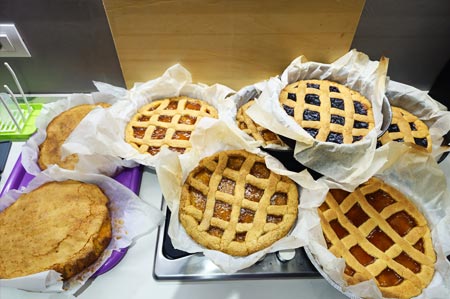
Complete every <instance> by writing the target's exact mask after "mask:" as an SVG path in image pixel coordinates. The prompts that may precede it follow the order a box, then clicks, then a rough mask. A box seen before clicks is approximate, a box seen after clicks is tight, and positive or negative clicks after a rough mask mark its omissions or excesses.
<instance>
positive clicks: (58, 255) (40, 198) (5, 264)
mask: <svg viewBox="0 0 450 299" xmlns="http://www.w3.org/2000/svg"><path fill="white" fill-rule="evenodd" d="M107 204H108V198H107V197H106V196H105V194H104V193H103V192H102V190H101V189H100V188H99V187H98V186H96V185H93V184H88V183H83V182H78V181H64V182H49V183H46V184H44V185H42V186H40V187H39V188H37V189H35V190H33V191H31V192H29V193H27V194H23V195H21V196H20V197H19V198H18V199H17V201H16V202H14V203H13V204H12V205H11V206H9V207H8V208H6V209H5V210H3V211H2V212H0V240H1V242H0V278H16V277H21V276H26V275H30V274H34V273H38V272H42V271H47V270H55V271H57V272H59V273H61V274H62V277H63V279H64V280H68V279H70V278H71V277H73V276H74V275H76V274H78V273H80V272H81V271H83V270H84V269H85V268H86V267H88V266H89V265H91V264H92V263H94V262H95V261H96V260H97V259H98V258H99V256H100V255H101V254H102V253H103V251H104V250H105V249H106V248H107V246H108V244H109V242H110V240H111V233H112V232H111V219H110V216H109V210H108V207H107Z"/></svg>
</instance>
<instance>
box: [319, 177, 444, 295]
mask: <svg viewBox="0 0 450 299" xmlns="http://www.w3.org/2000/svg"><path fill="white" fill-rule="evenodd" d="M319 215H320V218H321V224H322V229H323V232H324V236H325V238H326V240H327V244H328V248H329V250H330V251H331V252H332V253H333V254H334V255H335V256H337V257H342V258H344V259H345V261H346V265H347V266H346V269H345V271H344V278H345V279H346V280H347V282H348V283H349V284H355V283H358V282H361V281H365V280H369V279H372V278H375V281H376V282H377V284H378V286H379V288H380V290H381V292H382V293H383V295H384V296H386V297H398V298H410V297H413V296H416V295H418V294H420V293H421V292H422V289H423V288H425V287H426V286H427V285H428V284H429V282H430V281H431V279H432V277H433V275H434V263H435V261H436V255H435V252H434V249H433V247H432V242H431V236H430V230H429V228H428V225H427V221H426V219H425V218H424V217H423V215H422V214H421V213H420V212H419V211H418V209H417V208H416V207H415V206H414V205H413V204H412V203H411V202H410V201H409V200H408V199H407V198H406V197H405V196H404V195H403V194H401V193H400V192H399V191H397V190H396V189H394V188H392V187H390V186H389V185H387V184H385V183H384V182H383V181H381V180H379V179H375V178H372V179H371V180H369V182H367V183H365V184H363V185H361V186H360V187H358V188H357V189H356V190H355V191H354V192H352V193H348V192H345V191H342V190H330V192H329V193H328V195H327V197H326V201H325V202H324V203H323V204H322V206H321V207H320V208H319Z"/></svg>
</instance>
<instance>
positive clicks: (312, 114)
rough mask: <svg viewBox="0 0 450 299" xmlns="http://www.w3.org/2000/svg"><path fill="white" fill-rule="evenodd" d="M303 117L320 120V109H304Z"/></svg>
mask: <svg viewBox="0 0 450 299" xmlns="http://www.w3.org/2000/svg"><path fill="white" fill-rule="evenodd" d="M303 119H304V120H311V121H319V120H320V113H319V112H318V111H313V110H309V109H305V111H303Z"/></svg>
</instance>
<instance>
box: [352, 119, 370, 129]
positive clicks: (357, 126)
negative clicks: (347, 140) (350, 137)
mask: <svg viewBox="0 0 450 299" xmlns="http://www.w3.org/2000/svg"><path fill="white" fill-rule="evenodd" d="M353 128H355V129H368V128H369V124H368V123H366V122H365V121H358V120H355V121H354V122H353Z"/></svg>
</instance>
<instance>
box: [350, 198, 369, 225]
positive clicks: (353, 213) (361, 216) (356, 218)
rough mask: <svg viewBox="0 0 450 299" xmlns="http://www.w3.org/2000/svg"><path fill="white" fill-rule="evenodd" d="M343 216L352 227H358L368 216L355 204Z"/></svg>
mask: <svg viewBox="0 0 450 299" xmlns="http://www.w3.org/2000/svg"><path fill="white" fill-rule="evenodd" d="M345 216H346V217H347V218H348V219H349V220H350V222H351V223H353V225H354V226H356V227H359V226H360V225H361V224H363V223H364V222H366V221H367V219H369V216H368V215H367V214H366V213H365V212H364V210H363V209H362V208H361V206H360V205H359V203H355V204H354V205H353V207H351V209H350V210H348V212H347V213H346V214H345Z"/></svg>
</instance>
